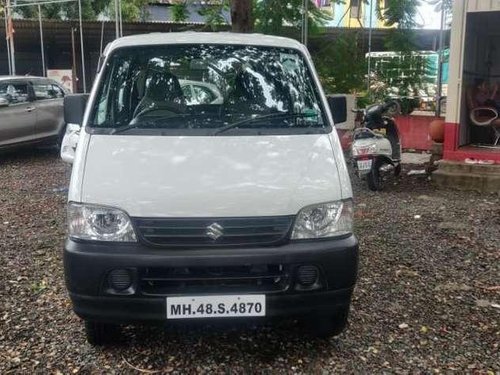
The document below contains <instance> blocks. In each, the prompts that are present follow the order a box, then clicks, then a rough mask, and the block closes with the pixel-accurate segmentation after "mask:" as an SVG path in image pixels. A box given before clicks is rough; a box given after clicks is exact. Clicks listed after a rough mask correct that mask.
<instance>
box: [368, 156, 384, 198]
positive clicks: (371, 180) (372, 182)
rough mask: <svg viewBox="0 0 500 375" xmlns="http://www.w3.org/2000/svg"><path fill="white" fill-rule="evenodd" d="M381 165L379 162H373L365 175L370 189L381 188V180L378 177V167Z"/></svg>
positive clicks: (377, 189)
mask: <svg viewBox="0 0 500 375" xmlns="http://www.w3.org/2000/svg"><path fill="white" fill-rule="evenodd" d="M380 167H381V165H380V163H378V162H375V164H374V165H373V166H372V169H371V171H370V173H368V175H367V176H366V181H367V182H368V188H369V189H370V190H371V191H379V190H382V180H381V178H380V171H379V168H380Z"/></svg>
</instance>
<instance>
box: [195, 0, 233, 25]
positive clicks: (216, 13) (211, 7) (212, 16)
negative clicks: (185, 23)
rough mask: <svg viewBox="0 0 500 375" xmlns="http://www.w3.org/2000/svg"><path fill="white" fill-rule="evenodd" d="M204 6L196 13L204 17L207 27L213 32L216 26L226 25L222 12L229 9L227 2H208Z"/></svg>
mask: <svg viewBox="0 0 500 375" xmlns="http://www.w3.org/2000/svg"><path fill="white" fill-rule="evenodd" d="M206 4H207V5H206V6H205V7H203V8H202V9H201V10H200V11H199V12H198V13H199V14H200V15H201V16H203V17H205V23H206V24H207V26H209V27H210V28H211V29H212V30H215V29H216V28H217V26H219V25H225V24H227V20H226V19H225V18H224V13H223V11H227V10H229V9H230V7H231V5H230V1H229V0H219V1H208V2H207V3H206Z"/></svg>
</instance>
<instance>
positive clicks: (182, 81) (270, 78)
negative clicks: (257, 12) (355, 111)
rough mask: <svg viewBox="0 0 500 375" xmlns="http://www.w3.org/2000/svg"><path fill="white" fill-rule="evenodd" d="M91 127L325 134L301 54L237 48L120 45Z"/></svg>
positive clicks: (108, 67)
mask: <svg viewBox="0 0 500 375" xmlns="http://www.w3.org/2000/svg"><path fill="white" fill-rule="evenodd" d="M104 69H105V70H104V72H103V79H102V81H101V83H100V86H99V88H98V94H97V98H98V99H97V101H96V103H95V104H94V108H93V111H92V115H91V118H90V122H89V126H90V127H92V128H94V129H95V130H97V129H107V130H109V129H111V133H113V134H115V133H119V132H120V133H122V132H128V131H133V132H134V133H135V134H137V133H141V132H143V133H144V132H151V131H152V130H155V131H158V130H160V131H161V132H162V133H165V132H167V133H168V131H174V132H175V133H177V134H178V133H181V134H186V135H189V134H206V133H208V134H212V135H217V134H222V133H229V134H234V132H247V133H248V132H250V133H251V132H254V133H255V132H257V133H258V134H263V133H265V132H266V131H267V132H273V131H274V132H278V133H280V134H282V133H285V134H286V133H297V132H298V133H307V132H325V126H326V125H325V123H326V122H325V117H324V113H323V110H322V108H323V106H322V103H320V99H319V98H320V96H319V94H318V91H317V87H316V84H315V82H314V80H313V79H312V75H311V72H310V71H309V68H308V65H307V63H306V61H305V59H304V58H303V56H302V54H301V53H300V52H299V51H297V50H294V49H285V48H273V47H257V46H239V45H203V44H194V45H168V46H154V47H133V48H122V49H119V50H117V51H115V52H114V53H113V54H112V55H111V56H110V58H109V59H108V60H107V63H106V65H105V67H104Z"/></svg>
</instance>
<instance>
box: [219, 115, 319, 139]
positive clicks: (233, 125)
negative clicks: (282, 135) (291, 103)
mask: <svg viewBox="0 0 500 375" xmlns="http://www.w3.org/2000/svg"><path fill="white" fill-rule="evenodd" d="M305 117H318V114H317V113H291V112H285V113H271V114H268V115H262V116H255V117H251V118H247V119H245V120H241V121H236V122H233V123H231V124H229V125H226V126H223V127H222V128H219V129H217V130H215V131H214V132H213V133H212V135H219V134H221V133H224V132H225V131H227V130H230V129H234V128H239V127H240V126H242V125H249V124H251V123H254V122H259V121H260V120H266V119H283V120H286V119H289V118H305Z"/></svg>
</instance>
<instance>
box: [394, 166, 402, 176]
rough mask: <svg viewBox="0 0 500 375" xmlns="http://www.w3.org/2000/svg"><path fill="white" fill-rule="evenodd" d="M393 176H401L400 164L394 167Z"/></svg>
mask: <svg viewBox="0 0 500 375" xmlns="http://www.w3.org/2000/svg"><path fill="white" fill-rule="evenodd" d="M394 176H396V177H399V176H401V164H398V165H396V167H395V168H394Z"/></svg>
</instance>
